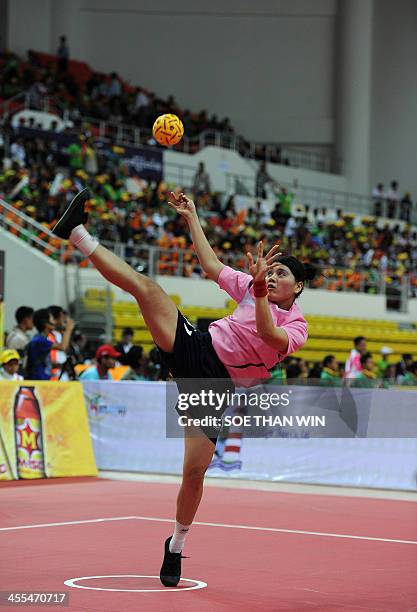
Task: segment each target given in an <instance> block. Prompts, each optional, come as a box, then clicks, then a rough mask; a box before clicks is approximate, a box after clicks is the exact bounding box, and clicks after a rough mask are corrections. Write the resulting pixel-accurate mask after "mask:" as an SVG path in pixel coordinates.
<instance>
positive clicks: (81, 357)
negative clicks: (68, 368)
mask: <svg viewBox="0 0 417 612" xmlns="http://www.w3.org/2000/svg"><path fill="white" fill-rule="evenodd" d="M86 344H87V338H86V336H85V335H84V334H83V333H81V332H80V331H79V330H75V331H74V332H73V334H72V339H71V345H70V348H69V356H68V359H69V360H70V362H71V364H72V367H73V368H74V367H75V366H76V365H79V364H81V363H84V361H85V359H86V357H85V354H84V351H85V346H86Z"/></svg>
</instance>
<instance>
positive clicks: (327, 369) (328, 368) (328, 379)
mask: <svg viewBox="0 0 417 612" xmlns="http://www.w3.org/2000/svg"><path fill="white" fill-rule="evenodd" d="M320 384H321V385H323V386H325V387H340V386H341V385H342V379H341V378H340V372H339V364H338V363H337V361H336V357H335V356H334V355H327V356H326V357H325V358H324V359H323V369H322V371H321V374H320Z"/></svg>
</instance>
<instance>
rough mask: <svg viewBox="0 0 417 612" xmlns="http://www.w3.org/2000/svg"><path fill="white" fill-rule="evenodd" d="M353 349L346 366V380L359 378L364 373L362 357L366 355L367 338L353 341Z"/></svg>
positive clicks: (359, 337) (358, 338) (360, 337)
mask: <svg viewBox="0 0 417 612" xmlns="http://www.w3.org/2000/svg"><path fill="white" fill-rule="evenodd" d="M353 347H354V348H353V349H352V350H351V351H350V353H349V357H348V358H347V359H346V364H345V378H347V379H350V378H358V376H359V374H360V373H361V372H362V370H363V367H362V364H361V357H362V355H364V354H365V353H366V338H364V337H363V336H357V337H356V338H354V339H353Z"/></svg>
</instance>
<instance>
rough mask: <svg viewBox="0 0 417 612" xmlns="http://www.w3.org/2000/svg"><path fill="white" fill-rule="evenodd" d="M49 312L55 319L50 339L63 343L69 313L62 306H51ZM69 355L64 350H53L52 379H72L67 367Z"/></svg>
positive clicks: (63, 380)
mask: <svg viewBox="0 0 417 612" xmlns="http://www.w3.org/2000/svg"><path fill="white" fill-rule="evenodd" d="M48 310H49V312H50V313H51V315H52V319H53V321H54V326H55V327H54V329H53V330H52V331H51V332H49V334H48V340H50V341H51V342H53V343H54V344H61V343H62V337H63V333H64V332H65V329H66V325H67V313H66V312H65V310H64V309H63V308H62V307H61V306H49V308H48ZM67 361H68V356H67V353H66V352H64V351H59V350H57V349H52V350H51V380H60V381H62V382H68V381H69V380H70V374H72V372H69V371H68V369H67Z"/></svg>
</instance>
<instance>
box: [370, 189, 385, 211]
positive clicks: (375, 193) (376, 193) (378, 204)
mask: <svg viewBox="0 0 417 612" xmlns="http://www.w3.org/2000/svg"><path fill="white" fill-rule="evenodd" d="M384 200H385V193H384V185H383V183H378V184H377V185H376V186H375V187H374V188H373V189H372V201H373V203H374V215H375V217H382V216H383V214H382V212H383V202H384Z"/></svg>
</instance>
